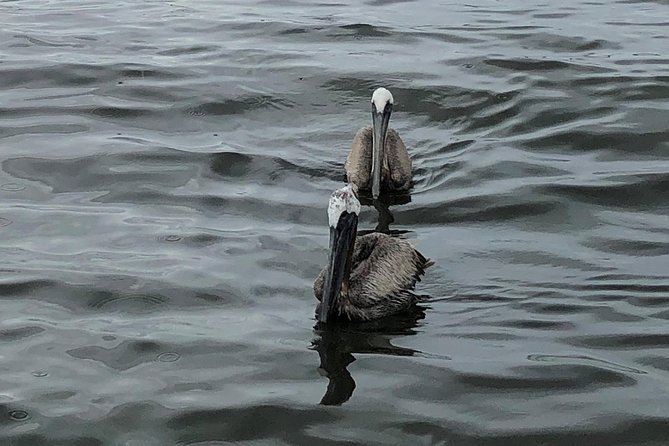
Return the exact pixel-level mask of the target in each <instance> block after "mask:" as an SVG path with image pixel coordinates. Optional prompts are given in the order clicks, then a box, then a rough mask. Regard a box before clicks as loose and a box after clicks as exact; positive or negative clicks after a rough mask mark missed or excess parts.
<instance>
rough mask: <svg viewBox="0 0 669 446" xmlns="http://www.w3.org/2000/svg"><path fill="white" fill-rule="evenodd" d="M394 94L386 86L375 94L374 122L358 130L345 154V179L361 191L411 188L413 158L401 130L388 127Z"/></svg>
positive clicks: (373, 95) (374, 193)
mask: <svg viewBox="0 0 669 446" xmlns="http://www.w3.org/2000/svg"><path fill="white" fill-rule="evenodd" d="M392 111H393V95H392V94H391V93H390V92H389V91H388V90H386V89H385V88H377V89H376V90H374V94H372V126H371V127H369V126H367V127H363V128H361V129H360V130H358V133H356V134H355V137H354V138H353V143H352V144H351V150H350V151H349V153H348V158H346V164H345V165H344V168H345V169H346V180H347V181H348V182H349V183H353V185H354V186H355V187H356V188H357V190H360V191H369V190H370V189H371V191H372V197H373V198H374V199H377V198H379V194H380V193H381V190H383V191H384V192H407V191H408V190H409V189H410V188H411V184H412V182H411V159H410V158H409V153H408V152H407V148H406V146H405V145H404V142H403V141H402V138H400V135H399V133H397V132H396V131H395V130H394V129H391V128H388V122H389V121H390V114H391V113H392Z"/></svg>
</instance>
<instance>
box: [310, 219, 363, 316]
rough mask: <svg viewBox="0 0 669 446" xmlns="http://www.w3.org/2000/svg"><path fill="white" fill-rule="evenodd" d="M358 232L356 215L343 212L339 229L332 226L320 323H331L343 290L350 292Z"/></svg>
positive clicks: (338, 224) (319, 314) (338, 223)
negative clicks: (350, 279) (349, 285)
mask: <svg viewBox="0 0 669 446" xmlns="http://www.w3.org/2000/svg"><path fill="white" fill-rule="evenodd" d="M357 230H358V216H357V215H356V214H355V213H348V212H343V213H342V214H341V215H340V216H339V221H338V222H337V227H336V228H333V227H332V226H330V257H329V260H328V269H327V273H326V277H325V287H324V289H323V298H322V300H321V308H320V312H319V313H318V321H319V322H329V321H331V320H332V319H334V318H335V317H336V314H335V306H336V303H337V299H339V294H340V292H341V291H342V290H343V291H347V290H348V279H349V276H350V275H351V262H352V259H353V248H354V246H355V237H356V231H357Z"/></svg>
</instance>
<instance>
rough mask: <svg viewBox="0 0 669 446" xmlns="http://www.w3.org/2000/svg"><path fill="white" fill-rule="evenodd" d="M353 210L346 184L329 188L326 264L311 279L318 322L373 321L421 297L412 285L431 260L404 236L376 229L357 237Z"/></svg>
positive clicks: (354, 201) (352, 195)
mask: <svg viewBox="0 0 669 446" xmlns="http://www.w3.org/2000/svg"><path fill="white" fill-rule="evenodd" d="M359 214H360V201H358V198H357V196H356V193H355V191H354V188H353V186H352V185H350V184H349V185H347V186H345V187H343V188H341V189H338V190H336V191H334V192H333V193H332V195H331V196H330V200H329V203H328V222H329V226H330V254H329V258H328V264H327V266H326V267H325V268H323V270H322V271H321V272H320V274H319V275H318V277H317V278H316V280H315V282H314V295H315V296H316V299H317V300H318V301H319V303H318V305H317V307H316V316H317V319H318V322H319V323H328V322H333V321H337V320H343V321H349V322H360V321H370V320H375V319H379V318H382V317H385V316H390V315H392V314H396V313H399V312H402V311H405V310H408V309H409V308H411V307H412V306H413V305H414V304H415V303H416V302H418V301H419V300H421V298H420V297H419V296H417V295H416V294H414V293H413V290H414V287H415V285H416V282H419V281H420V280H421V277H422V276H423V275H424V274H425V270H426V269H427V268H429V267H430V266H432V265H433V264H434V262H432V261H431V260H430V259H427V258H425V256H423V255H422V254H421V253H420V252H418V251H417V250H416V249H415V248H414V247H413V246H412V245H411V243H409V242H408V241H406V240H402V239H399V238H396V237H392V236H390V235H387V234H382V233H378V232H375V233H371V234H366V235H361V236H358V235H357V229H358V215H359Z"/></svg>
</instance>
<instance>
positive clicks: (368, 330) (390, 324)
mask: <svg viewBox="0 0 669 446" xmlns="http://www.w3.org/2000/svg"><path fill="white" fill-rule="evenodd" d="M423 318H425V312H424V310H423V308H420V307H413V308H411V309H410V310H408V311H406V312H404V313H402V314H397V315H394V316H390V317H386V318H383V319H378V320H375V321H370V322H362V323H360V322H359V323H340V324H328V325H322V324H316V326H315V327H314V330H315V331H316V333H317V334H318V335H319V337H318V338H316V339H315V340H314V341H313V342H312V346H311V348H312V349H313V350H316V351H317V352H318V356H319V357H320V360H321V363H320V366H319V370H322V371H323V372H324V374H325V376H327V378H328V380H329V383H328V387H327V390H326V391H325V395H323V398H322V399H321V402H320V404H323V405H326V406H338V405H340V404H343V403H345V402H346V401H348V400H349V398H351V395H353V391H354V390H355V380H354V379H353V377H352V376H351V374H350V373H349V371H348V369H347V367H348V365H349V364H350V363H352V362H353V361H355V356H353V353H373V354H381V355H391V356H414V355H415V354H420V352H418V351H417V350H413V349H410V348H405V347H398V346H395V345H393V344H392V343H391V342H390V338H391V337H393V336H407V335H412V334H415V333H416V331H415V328H416V327H417V326H418V321H420V320H421V319H423Z"/></svg>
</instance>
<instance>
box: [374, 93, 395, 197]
mask: <svg viewBox="0 0 669 446" xmlns="http://www.w3.org/2000/svg"><path fill="white" fill-rule="evenodd" d="M392 111H393V95H392V94H390V92H389V91H388V90H386V89H385V88H383V87H381V88H377V89H376V90H374V93H373V94H372V127H373V132H372V134H373V146H372V197H374V199H377V198H379V193H380V191H381V164H382V160H383V150H384V148H385V146H386V133H388V122H389V121H390V114H391V113H392Z"/></svg>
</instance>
